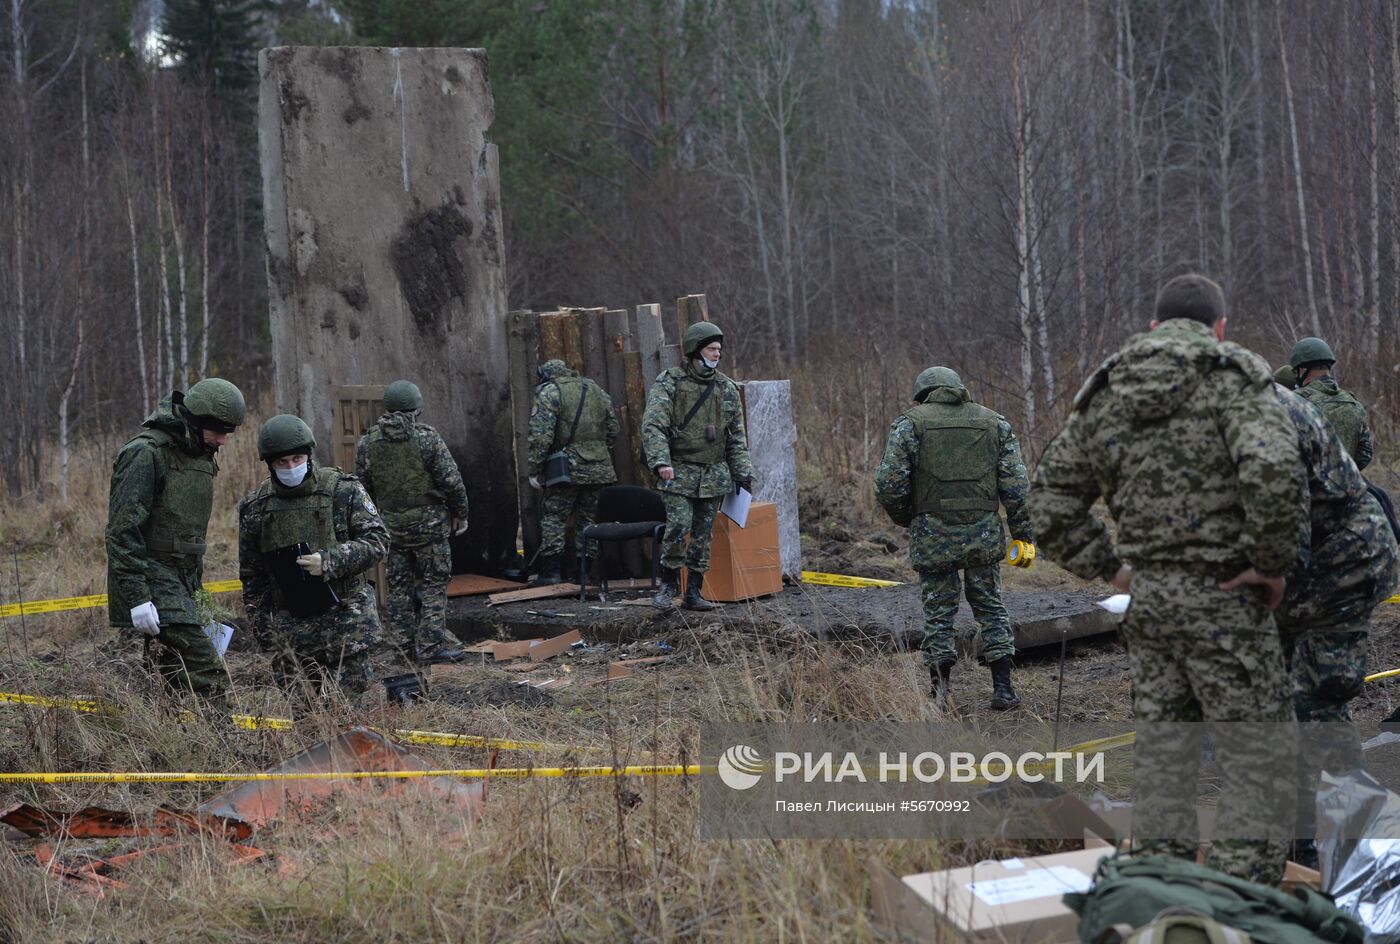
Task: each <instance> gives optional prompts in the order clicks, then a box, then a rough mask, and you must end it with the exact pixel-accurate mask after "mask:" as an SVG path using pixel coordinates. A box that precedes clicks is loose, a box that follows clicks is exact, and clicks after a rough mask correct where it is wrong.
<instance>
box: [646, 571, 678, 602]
mask: <svg viewBox="0 0 1400 944" xmlns="http://www.w3.org/2000/svg"><path fill="white" fill-rule="evenodd" d="M680 592H681V572H680V571H679V570H668V569H666V568H665V567H663V568H661V586H659V587H657V588H656V595H655V596H653V597H652V598H651V605H652V606H654V607H656V608H657V609H658V610H672V609H675V607H676V596H677V595H678V594H679V593H680Z"/></svg>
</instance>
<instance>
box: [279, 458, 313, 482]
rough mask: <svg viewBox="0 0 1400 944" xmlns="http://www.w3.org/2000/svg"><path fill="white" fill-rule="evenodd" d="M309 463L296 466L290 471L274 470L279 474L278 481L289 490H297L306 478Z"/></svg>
mask: <svg viewBox="0 0 1400 944" xmlns="http://www.w3.org/2000/svg"><path fill="white" fill-rule="evenodd" d="M308 465H309V463H306V462H303V463H302V464H301V465H294V466H292V467H291V468H290V469H273V470H272V471H274V472H276V473H277V481H279V482H281V483H282V484H283V485H285V486H286V487H287V488H296V487H297V486H298V485H300V484H301V480H302V479H304V478H306V467H307V466H308Z"/></svg>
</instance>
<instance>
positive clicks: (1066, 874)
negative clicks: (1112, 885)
mask: <svg viewBox="0 0 1400 944" xmlns="http://www.w3.org/2000/svg"><path fill="white" fill-rule="evenodd" d="M1093 881H1094V880H1093V879H1092V878H1090V877H1089V876H1088V875H1085V874H1084V873H1083V872H1081V871H1079V870H1078V869H1072V868H1070V867H1069V866H1067V865H1055V866H1051V867H1050V868H1048V869H1030V870H1028V871H1027V872H1026V873H1025V874H1023V875H1012V876H1008V877H1007V878H994V879H989V880H987V881H985V882H969V883H968V885H967V887H968V890H969V891H971V892H972V894H974V895H976V896H977V897H978V898H979V899H981V901H982V903H983V904H987V905H1014V904H1015V903H1016V902H1018V901H1031V900H1032V899H1035V898H1050V897H1052V896H1053V897H1058V896H1060V895H1063V894H1064V893H1065V892H1083V891H1088V890H1089V886H1090V885H1092V884H1093Z"/></svg>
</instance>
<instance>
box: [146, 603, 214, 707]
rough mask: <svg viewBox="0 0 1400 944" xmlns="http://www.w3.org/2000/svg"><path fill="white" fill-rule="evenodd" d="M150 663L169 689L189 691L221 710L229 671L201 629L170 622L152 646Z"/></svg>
mask: <svg viewBox="0 0 1400 944" xmlns="http://www.w3.org/2000/svg"><path fill="white" fill-rule="evenodd" d="M151 661H152V662H153V663H154V666H155V669H156V671H157V672H159V673H160V677H161V678H162V679H164V680H165V683H166V684H167V685H169V686H170V688H171V690H172V691H174V692H176V693H179V694H183V693H185V692H192V693H193V694H195V695H198V696H199V697H200V698H203V699H205V700H206V701H209V702H211V703H213V704H215V705H216V706H218V707H220V708H222V707H223V705H224V699H225V698H226V697H227V695H228V670H227V669H226V668H225V667H224V660H223V659H222V658H220V657H219V653H218V650H216V649H215V648H214V644H213V643H212V642H210V641H209V637H208V636H206V635H204V628H203V627H201V626H195V625H193V624H189V623H171V624H169V625H166V626H162V627H161V628H160V635H159V636H157V637H156V639H155V641H154V642H153V643H151Z"/></svg>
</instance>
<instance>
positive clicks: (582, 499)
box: [540, 485, 607, 558]
mask: <svg viewBox="0 0 1400 944" xmlns="http://www.w3.org/2000/svg"><path fill="white" fill-rule="evenodd" d="M606 487H607V486H606V485H551V486H550V487H549V488H547V489H545V490H544V502H543V503H542V507H541V508H540V555H541V556H543V557H552V556H556V555H560V554H563V553H564V535H565V532H566V531H567V529H568V527H569V515H571V514H572V515H574V552H575V553H576V554H577V555H578V556H579V557H581V558H583V557H592V556H593V552H595V551H596V550H597V549H598V542H597V541H592V542H589V543H590V545H591V546H589V547H587V548H585V547H584V540H583V529H584V528H586V527H588V526H589V525H590V524H592V523H593V522H595V521H597V520H598V495H599V494H601V493H602V491H603V489H604V488H606Z"/></svg>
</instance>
